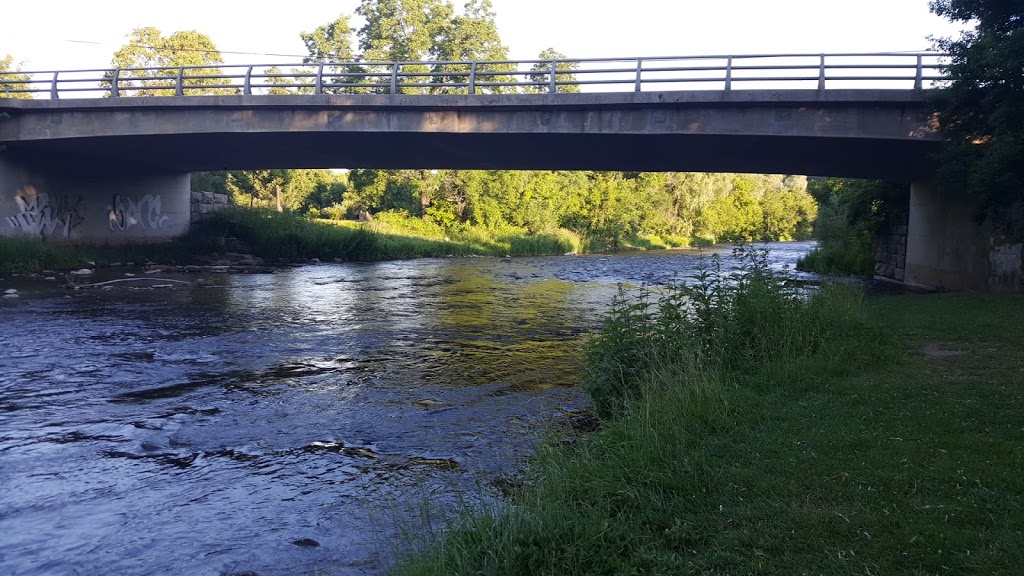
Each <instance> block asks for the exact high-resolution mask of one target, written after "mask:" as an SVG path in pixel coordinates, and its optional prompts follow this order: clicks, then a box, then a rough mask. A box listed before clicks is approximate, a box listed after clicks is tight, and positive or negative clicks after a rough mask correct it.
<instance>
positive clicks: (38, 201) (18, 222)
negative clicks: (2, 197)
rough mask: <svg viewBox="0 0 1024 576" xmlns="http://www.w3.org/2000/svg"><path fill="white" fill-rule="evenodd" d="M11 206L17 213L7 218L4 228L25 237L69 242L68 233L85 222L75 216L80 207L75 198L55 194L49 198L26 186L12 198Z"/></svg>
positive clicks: (47, 195)
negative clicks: (16, 230)
mask: <svg viewBox="0 0 1024 576" xmlns="http://www.w3.org/2000/svg"><path fill="white" fill-rule="evenodd" d="M14 203H15V204H17V205H18V213H17V214H15V215H14V216H8V217H7V224H9V225H10V226H11V227H13V228H17V229H19V230H21V231H22V232H24V233H25V234H32V235H37V236H41V237H43V238H48V237H51V236H60V237H63V238H70V237H71V231H72V230H74V229H75V228H77V227H78V225H79V224H81V223H82V220H84V218H83V217H82V215H81V214H80V213H79V212H78V209H79V206H80V205H81V203H82V197H81V196H78V195H73V194H58V195H54V196H53V197H52V198H51V197H50V195H49V194H45V193H37V192H36V190H35V188H33V187H31V186H29V187H27V188H25V189H24V190H22V192H21V193H20V194H15V196H14Z"/></svg>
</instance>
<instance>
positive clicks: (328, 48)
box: [299, 14, 366, 94]
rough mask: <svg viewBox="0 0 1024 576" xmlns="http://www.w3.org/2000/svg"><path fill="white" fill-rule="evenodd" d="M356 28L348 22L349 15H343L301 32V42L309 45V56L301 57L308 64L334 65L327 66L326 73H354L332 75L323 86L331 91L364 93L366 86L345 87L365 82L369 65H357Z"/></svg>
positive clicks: (307, 48)
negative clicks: (310, 30) (338, 75)
mask: <svg viewBox="0 0 1024 576" xmlns="http://www.w3.org/2000/svg"><path fill="white" fill-rule="evenodd" d="M354 32H355V31H354V30H353V28H352V26H351V25H350V24H349V16H348V15H347V14H342V15H340V16H338V17H337V18H335V19H334V21H332V22H328V23H327V24H324V25H323V26H319V27H317V28H316V29H315V30H313V31H312V32H302V33H301V34H300V35H299V36H301V37H302V42H303V43H304V44H305V45H306V51H307V52H308V53H309V55H308V56H306V57H305V58H303V59H302V61H303V62H306V63H308V64H331V66H326V67H325V69H324V73H325V74H333V73H340V74H352V76H340V77H333V76H332V77H329V78H328V80H327V81H326V82H325V85H324V86H323V91H324V92H325V93H328V94H338V93H358V92H365V91H366V90H365V89H363V88H356V87H352V86H344V84H363V83H365V82H366V76H365V74H366V68H365V67H364V66H361V65H358V64H356V63H355V62H356V60H358V58H357V56H356V53H355V51H354V49H353V48H352V42H353V35H354Z"/></svg>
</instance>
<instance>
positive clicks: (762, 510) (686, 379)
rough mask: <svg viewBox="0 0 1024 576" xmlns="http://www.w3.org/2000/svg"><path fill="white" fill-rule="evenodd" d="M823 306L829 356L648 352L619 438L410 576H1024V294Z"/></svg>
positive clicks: (577, 447)
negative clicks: (676, 356) (677, 356)
mask: <svg viewBox="0 0 1024 576" xmlns="http://www.w3.org/2000/svg"><path fill="white" fill-rule="evenodd" d="M627 303H628V305H636V304H637V302H636V301H634V300H629V301H628V302H627ZM657 304H659V303H658V302H655V305H657ZM814 306H817V307H818V308H819V309H817V310H806V309H804V310H800V311H799V315H800V316H802V317H803V318H802V319H800V320H799V321H800V322H806V323H807V324H805V325H804V326H803V328H804V329H807V328H811V329H816V328H815V326H817V327H818V328H821V329H823V330H828V331H827V332H819V334H827V337H828V340H827V341H824V342H822V344H823V345H822V346H818V347H814V346H810V347H809V346H808V345H807V344H806V343H805V344H799V345H796V346H792V347H789V349H788V351H785V352H781V353H777V354H769V355H763V356H761V357H760V358H757V357H747V358H739V357H738V356H737V355H736V354H735V353H732V352H730V353H728V354H726V355H724V356H722V357H721V359H722V360H724V361H721V362H719V361H714V362H705V363H703V364H701V363H695V362H693V361H691V360H684V361H677V360H672V359H671V358H669V357H665V356H656V358H655V359H654V360H650V361H647V360H645V362H647V363H646V364H645V368H644V370H642V371H640V372H637V373H636V374H634V375H633V376H631V377H630V378H628V382H629V390H630V391H631V392H630V393H628V394H627V395H626V396H627V397H628V400H627V401H626V402H625V403H623V404H621V405H620V406H619V407H618V408H616V409H613V410H611V413H610V415H609V416H607V417H606V419H605V421H604V426H603V428H602V429H601V430H599V431H598V432H596V433H594V434H593V435H590V436H588V437H585V438H581V439H579V440H577V441H575V442H573V443H571V444H570V445H566V444H565V443H564V442H559V441H553V442H550V443H548V444H547V445H545V446H543V447H542V448H541V449H540V450H539V452H538V453H537V456H536V458H535V459H534V460H533V462H532V463H531V466H530V470H529V472H528V474H527V477H526V478H525V481H526V488H524V489H523V491H522V492H521V493H519V494H518V495H517V496H515V497H514V499H513V500H512V502H511V505H510V506H506V507H505V508H504V509H503V510H482V511H481V510H478V511H476V512H474V513H470V514H464V515H462V516H460V517H458V518H457V519H456V520H454V521H453V523H452V525H451V526H449V528H448V530H447V531H445V532H443V533H437V534H427V535H425V536H424V538H425V542H411V543H410V550H413V551H414V552H415V553H410V554H409V555H408V556H407V557H405V558H403V559H402V560H401V561H400V562H399V564H398V565H397V566H396V567H395V568H394V572H395V573H396V574H915V575H916V574H1011V573H1019V570H1020V566H1024V547H1022V546H1021V545H1022V544H1024V476H1022V475H1021V474H1020V470H1021V469H1022V465H1024V428H1022V426H1021V419H1020V414H1021V410H1022V408H1024V386H1022V382H1024V358H1022V357H1021V356H1020V354H1019V350H1020V349H1021V347H1022V345H1024V298H1022V297H1019V296H1012V297H1006V296H1003V297H994V296H984V295H959V294H940V295H912V296H887V297H875V298H872V299H869V300H866V301H862V300H860V299H858V298H856V297H851V295H850V294H849V293H848V292H845V293H844V292H833V293H831V294H828V293H826V294H825V295H824V296H822V297H820V298H819V299H818V300H817V303H816V304H814ZM815 315H817V316H818V317H819V320H814V319H813V318H812V317H814V316H815ZM736 317H739V315H737V316H736ZM829 318H833V319H835V320H836V322H835V324H836V326H834V327H832V328H829V327H827V326H823V323H824V322H826V321H827V320H828V319H829ZM655 321H658V320H657V318H656V317H655ZM740 325H747V322H746V321H740ZM747 327H748V328H749V327H750V326H749V325H747ZM762 330H764V333H765V334H769V333H771V332H773V331H774V334H775V335H776V336H777V337H779V338H784V337H785V336H786V335H787V334H790V333H791V330H790V328H786V327H785V326H783V327H780V328H773V327H771V326H769V327H765V328H762ZM752 341H757V338H756V337H755V338H754V339H753V340H752ZM760 346H761V345H760V344H759V345H757V346H753V347H752V348H751V349H758V348H759V347H760ZM786 347H788V345H787V346H786ZM922 350H927V351H928V352H929V353H930V354H926V353H923V352H922ZM944 351H956V352H962V353H963V354H961V355H951V354H948V353H947V352H944ZM683 357H684V358H692V357H693V356H692V354H684V355H683Z"/></svg>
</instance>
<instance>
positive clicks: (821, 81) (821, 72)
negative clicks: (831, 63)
mask: <svg viewBox="0 0 1024 576" xmlns="http://www.w3.org/2000/svg"><path fill="white" fill-rule="evenodd" d="M820 58H821V61H820V63H819V64H818V90H824V89H825V55H824V54H822V55H821V57H820Z"/></svg>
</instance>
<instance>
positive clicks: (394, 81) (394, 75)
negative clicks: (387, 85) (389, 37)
mask: <svg viewBox="0 0 1024 576" xmlns="http://www.w3.org/2000/svg"><path fill="white" fill-rule="evenodd" d="M391 93H392V94H398V62H395V63H394V64H392V65H391Z"/></svg>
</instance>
